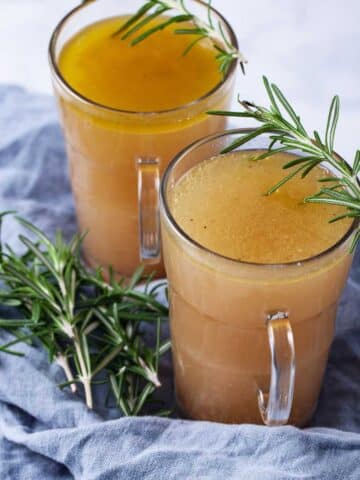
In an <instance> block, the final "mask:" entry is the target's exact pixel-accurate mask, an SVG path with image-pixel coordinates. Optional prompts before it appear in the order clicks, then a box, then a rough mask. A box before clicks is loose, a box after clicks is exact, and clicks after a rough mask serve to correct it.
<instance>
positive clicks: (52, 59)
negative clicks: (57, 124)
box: [48, 0, 239, 117]
mask: <svg viewBox="0 0 360 480" xmlns="http://www.w3.org/2000/svg"><path fill="white" fill-rule="evenodd" d="M192 1H193V2H195V3H198V4H200V5H202V6H204V7H206V8H210V9H211V12H212V13H213V14H215V15H217V17H218V18H219V19H220V20H221V21H222V22H223V23H224V25H225V26H226V28H227V30H228V34H229V37H230V42H231V44H232V45H233V46H234V47H235V48H236V49H239V44H238V40H237V37H236V34H235V32H234V30H233V28H232V26H231V25H230V23H229V22H228V21H227V20H226V18H225V17H224V16H223V15H222V14H221V13H220V12H219V11H218V10H217V9H215V8H214V7H213V6H211V5H209V4H207V3H206V2H205V1H204V0H192ZM90 5H91V2H88V3H87V2H85V3H82V4H80V5H78V6H77V7H75V8H73V9H72V10H70V11H69V12H68V13H67V14H66V15H65V16H64V17H63V18H62V19H61V20H60V22H59V23H58V24H57V26H56V27H55V30H54V31H53V33H52V35H51V38H50V43H49V48H48V59H49V64H50V69H51V72H52V74H53V75H54V76H55V78H56V80H57V81H58V82H60V84H61V86H62V87H63V88H64V89H65V90H66V92H67V93H68V94H69V95H70V96H71V97H74V98H76V100H78V101H80V102H81V103H83V104H84V105H86V106H88V107H89V106H90V107H95V108H98V109H101V110H103V111H104V112H108V113H113V114H114V113H115V114H116V113H117V114H121V115H128V116H132V117H135V116H141V117H151V116H154V115H157V116H160V115H162V114H164V115H166V114H171V113H177V112H182V111H186V110H188V109H190V108H192V107H195V106H196V105H198V104H200V103H201V102H203V101H206V100H207V99H208V98H211V97H212V96H213V95H215V94H216V93H217V92H218V91H220V90H221V88H222V87H223V86H224V85H225V84H226V83H227V82H228V80H229V79H231V78H232V77H233V76H234V74H235V72H236V69H237V64H238V61H237V59H234V60H233V62H232V63H231V66H230V68H229V70H228V71H227V73H226V75H225V77H224V78H223V79H222V80H221V82H219V83H218V84H217V85H215V87H214V88H212V89H211V90H210V91H209V92H207V93H205V94H204V95H202V96H201V97H199V98H197V99H195V100H192V101H191V102H188V103H185V104H183V105H179V106H177V107H174V108H170V109H165V110H158V111H151V112H142V111H132V110H123V109H120V108H114V107H109V106H107V105H104V104H102V103H98V102H96V101H94V100H91V99H90V98H87V97H86V96H85V95H82V94H81V93H80V92H78V91H77V90H75V89H74V88H73V87H72V86H71V85H70V83H69V82H67V80H66V79H65V78H64V76H63V75H62V73H61V72H60V69H59V66H58V62H57V60H56V55H55V48H56V45H57V41H58V39H59V36H60V34H61V33H62V31H63V28H65V26H66V24H67V22H68V21H69V20H70V19H71V18H73V17H74V16H75V15H76V14H77V13H78V12H80V11H81V10H82V9H84V8H87V7H89V6H90Z"/></svg>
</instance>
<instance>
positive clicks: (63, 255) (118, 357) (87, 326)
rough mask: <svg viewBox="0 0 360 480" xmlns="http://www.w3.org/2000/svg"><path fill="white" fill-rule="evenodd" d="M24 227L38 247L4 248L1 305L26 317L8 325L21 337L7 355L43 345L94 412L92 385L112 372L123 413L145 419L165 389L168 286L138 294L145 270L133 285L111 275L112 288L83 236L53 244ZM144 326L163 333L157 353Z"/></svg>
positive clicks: (5, 322)
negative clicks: (161, 293)
mask: <svg viewBox="0 0 360 480" xmlns="http://www.w3.org/2000/svg"><path fill="white" fill-rule="evenodd" d="M1 219H2V217H1ZM18 221H19V222H20V223H21V224H22V225H23V226H24V227H25V229H27V230H28V231H29V232H31V234H32V235H33V236H34V237H35V239H36V241H33V240H31V239H29V238H28V237H25V236H23V235H22V236H20V240H21V242H22V244H23V246H24V247H25V253H24V254H23V255H20V256H19V255H17V254H16V253H15V252H13V251H12V249H11V248H10V247H9V246H5V247H4V248H3V249H2V253H1V258H0V280H2V281H3V282H4V284H5V288H4V289H3V290H1V291H0V304H1V305H6V306H15V307H17V311H18V312H19V313H20V318H17V319H6V318H3V319H0V328H2V329H5V330H7V331H8V332H10V333H12V334H13V335H14V339H13V340H11V341H10V342H8V343H7V344H5V345H2V346H1V347H0V351H2V352H5V353H8V354H13V355H22V354H21V352H18V351H15V350H14V347H15V346H16V345H17V344H19V343H22V342H32V341H34V340H37V341H39V342H40V343H41V344H42V345H43V347H45V349H46V350H47V351H48V355H49V360H50V361H54V360H55V361H57V363H58V364H59V365H60V366H61V367H62V369H63V371H64V373H65V376H66V379H67V381H66V382H65V383H64V384H63V385H62V386H63V387H65V386H69V387H70V388H71V390H72V391H73V392H76V390H77V388H78V385H82V387H83V390H84V393H85V399H86V404H87V406H88V407H89V408H93V395H92V386H93V385H94V384H95V383H97V380H96V377H97V376H98V375H99V374H100V373H101V372H105V378H106V380H105V381H106V382H107V383H109V385H110V387H111V388H112V390H113V392H114V395H115V398H116V401H117V405H118V406H119V408H120V409H121V410H122V411H123V413H124V414H125V415H138V414H139V413H141V411H142V409H143V407H144V404H145V402H146V401H147V400H148V398H149V397H150V395H151V394H152V393H153V392H154V390H155V389H156V388H158V387H159V386H160V380H159V378H158V367H159V357H160V356H161V355H163V354H164V353H165V352H166V351H167V350H168V349H169V348H170V344H169V342H165V343H161V342H160V329H161V322H162V321H163V320H164V319H166V318H167V315H168V309H167V307H165V306H164V305H162V304H161V303H160V302H158V300H157V290H158V288H159V287H160V286H161V285H157V286H156V287H153V288H151V287H150V280H151V277H149V278H148V279H147V281H146V284H145V288H144V290H143V291H140V290H138V288H137V287H138V286H139V283H140V282H141V281H142V280H143V276H142V269H139V270H137V271H136V272H135V274H134V276H133V278H132V279H131V281H130V282H129V283H128V284H126V282H125V281H124V280H120V281H117V280H115V278H114V275H113V274H112V272H111V271H110V281H109V283H107V282H105V281H104V279H103V274H102V271H101V269H98V270H97V271H96V272H94V273H93V272H89V271H87V270H86V269H85V268H84V266H83V265H82V263H81V261H80V257H79V251H80V247H81V243H82V240H83V237H81V236H79V235H76V236H75V237H74V238H73V240H72V241H71V242H70V243H69V244H66V243H65V242H64V240H63V238H62V236H61V234H60V233H58V234H57V235H56V239H55V242H52V241H51V240H50V239H49V238H48V237H47V236H46V235H45V234H44V233H43V232H41V231H40V230H39V229H38V228H36V227H35V226H34V225H32V224H31V223H29V222H27V221H25V220H23V219H18ZM144 322H147V323H150V324H151V325H153V326H154V329H156V332H157V340H156V342H155V345H154V346H153V347H152V348H150V347H149V346H147V345H146V344H145V342H144V340H143V338H142V325H143V324H144ZM103 376H104V375H103V374H102V377H103Z"/></svg>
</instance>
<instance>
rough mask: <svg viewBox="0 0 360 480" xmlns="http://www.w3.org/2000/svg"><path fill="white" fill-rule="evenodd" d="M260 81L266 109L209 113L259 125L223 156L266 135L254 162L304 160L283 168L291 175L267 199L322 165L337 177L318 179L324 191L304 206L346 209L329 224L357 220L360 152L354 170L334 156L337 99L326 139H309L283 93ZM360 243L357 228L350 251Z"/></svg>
mask: <svg viewBox="0 0 360 480" xmlns="http://www.w3.org/2000/svg"><path fill="white" fill-rule="evenodd" d="M263 81H264V85H265V89H266V91H267V94H268V97H269V100H270V107H269V108H265V107H261V106H258V105H256V104H254V103H252V102H248V101H241V100H240V99H239V104H240V106H241V107H242V109H243V110H242V111H240V112H233V111H229V112H228V111H212V112H209V114H211V115H224V116H229V117H241V118H248V119H253V120H256V121H257V122H258V123H260V124H261V126H260V127H258V128H256V129H255V130H254V131H253V132H251V133H249V134H246V135H243V136H240V137H239V138H238V139H236V140H235V141H234V142H232V143H231V144H230V145H229V146H228V147H227V148H225V149H224V150H223V153H227V152H231V151H233V150H235V149H236V148H239V147H241V146H242V145H245V144H246V143H247V142H249V141H250V140H253V139H254V138H256V137H258V136H260V135H263V134H265V133H267V134H269V136H270V140H271V142H270V144H269V147H268V151H267V152H265V153H264V154H262V155H260V156H258V157H257V158H256V160H262V159H264V158H267V157H269V156H271V155H274V154H276V153H279V152H292V151H294V150H295V151H300V152H301V153H302V154H303V156H299V157H298V158H296V159H294V160H291V161H290V162H288V163H286V164H285V165H283V169H284V170H288V169H289V170H290V173H289V174H288V175H286V176H285V177H284V178H283V179H282V180H280V182H279V183H277V184H276V185H274V186H273V187H272V188H271V189H270V190H269V191H268V192H267V194H268V195H270V194H272V193H274V192H275V191H276V190H278V189H279V188H280V187H281V186H282V185H284V184H285V183H287V182H288V181H290V180H291V179H292V178H294V177H295V176H297V175H301V177H302V178H304V177H306V175H308V174H309V173H310V172H311V170H313V169H314V168H315V167H317V166H318V165H320V164H322V165H324V166H327V167H328V168H329V170H330V172H334V173H336V174H337V176H336V177H335V176H332V175H327V176H325V177H324V178H321V179H320V180H319V181H320V182H321V183H322V184H323V185H324V187H323V188H321V189H320V190H319V191H318V192H316V193H314V195H311V196H309V197H307V198H305V199H304V201H305V202H307V203H326V204H331V205H339V206H342V207H345V209H346V210H345V213H344V214H343V215H340V216H338V217H336V218H333V219H332V220H331V222H336V221H339V220H341V219H343V218H360V184H359V180H358V175H359V174H360V150H358V151H357V152H356V154H355V159H354V162H353V167H351V166H350V165H349V164H348V163H347V162H346V161H345V160H344V159H343V158H341V157H340V156H339V155H338V154H336V153H335V152H334V141H335V133H336V127H337V123H338V119H339V110H340V100H339V97H338V96H335V97H334V98H333V100H332V102H331V105H330V110H329V114H328V119H327V124H326V130H325V135H324V137H323V138H322V137H321V136H320V134H319V132H318V131H314V132H313V135H309V133H308V132H307V131H306V129H305V127H304V125H303V124H302V122H301V120H300V117H299V115H298V114H297V113H296V112H295V110H294V108H293V107H292V106H291V104H290V103H289V102H288V100H287V99H286V98H285V96H284V94H283V93H282V91H281V90H280V89H279V88H278V87H277V86H276V85H275V84H271V83H270V82H269V81H268V79H267V78H266V77H263ZM359 241H360V229H359V228H358V230H357V232H356V234H355V236H354V241H353V244H352V250H353V249H354V248H355V246H356V244H357V243H358V242H359Z"/></svg>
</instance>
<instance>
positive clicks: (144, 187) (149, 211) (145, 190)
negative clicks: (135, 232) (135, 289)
mask: <svg viewBox="0 0 360 480" xmlns="http://www.w3.org/2000/svg"><path fill="white" fill-rule="evenodd" d="M136 163H137V173H138V203H139V244H140V259H141V261H143V262H145V263H156V262H157V261H158V260H159V258H160V216H159V189H160V171H159V166H160V162H159V159H158V158H145V157H140V158H138V159H137V161H136Z"/></svg>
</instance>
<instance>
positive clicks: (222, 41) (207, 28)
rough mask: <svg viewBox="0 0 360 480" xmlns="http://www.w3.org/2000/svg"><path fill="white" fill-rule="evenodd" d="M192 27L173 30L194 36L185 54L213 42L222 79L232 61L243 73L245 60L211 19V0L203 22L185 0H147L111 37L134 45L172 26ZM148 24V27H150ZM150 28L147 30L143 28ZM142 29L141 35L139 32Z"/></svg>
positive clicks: (220, 27) (219, 24)
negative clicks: (198, 44)
mask: <svg viewBox="0 0 360 480" xmlns="http://www.w3.org/2000/svg"><path fill="white" fill-rule="evenodd" d="M170 11H171V12H175V15H174V16H172V17H170V18H164V20H163V21H162V22H160V23H158V24H155V25H154V24H151V22H152V21H153V20H155V19H157V18H161V16H162V15H164V14H167V13H169V12H170ZM182 23H185V24H186V23H187V24H189V23H190V24H192V25H185V26H184V27H183V28H176V29H174V34H176V35H191V36H193V37H195V38H194V39H193V40H192V41H191V43H189V46H188V47H187V48H186V49H185V51H184V55H187V54H188V53H189V52H190V51H191V50H192V48H193V47H194V46H195V45H196V44H197V43H198V42H200V41H201V40H202V39H204V38H208V39H210V40H211V41H212V43H213V46H214V48H215V50H216V51H217V54H216V60H217V61H218V63H219V70H220V72H221V73H222V74H223V76H225V75H226V74H227V72H228V70H229V68H230V66H231V64H232V62H234V61H236V60H237V61H239V63H240V66H241V69H242V71H243V72H245V69H244V64H245V63H246V59H245V57H244V56H243V55H242V53H241V52H240V51H239V50H238V49H237V48H235V47H234V46H233V45H232V44H231V42H230V39H229V38H227V35H226V34H225V32H224V29H223V27H222V25H221V22H217V24H216V23H215V21H214V20H213V16H212V10H211V0H210V1H209V2H208V20H207V22H206V21H203V20H201V19H200V18H198V17H197V16H196V15H194V14H193V13H191V12H190V10H189V9H188V8H187V7H186V5H185V1H184V0H148V1H145V2H144V4H143V5H142V6H141V8H139V10H138V11H137V12H136V13H135V14H134V15H133V16H131V17H130V18H129V20H128V21H127V22H125V24H124V25H122V26H121V28H119V30H117V31H116V32H114V34H113V35H114V36H116V35H121V39H122V40H127V39H129V38H132V39H131V42H130V44H131V45H137V44H138V43H140V42H142V41H144V40H145V39H146V38H148V37H150V36H151V35H153V34H155V33H157V32H159V31H160V30H163V29H165V28H167V27H169V26H170V25H174V24H182ZM149 24H150V25H149ZM147 26H149V28H147V29H146V27H147ZM140 30H141V33H139V31H140Z"/></svg>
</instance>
